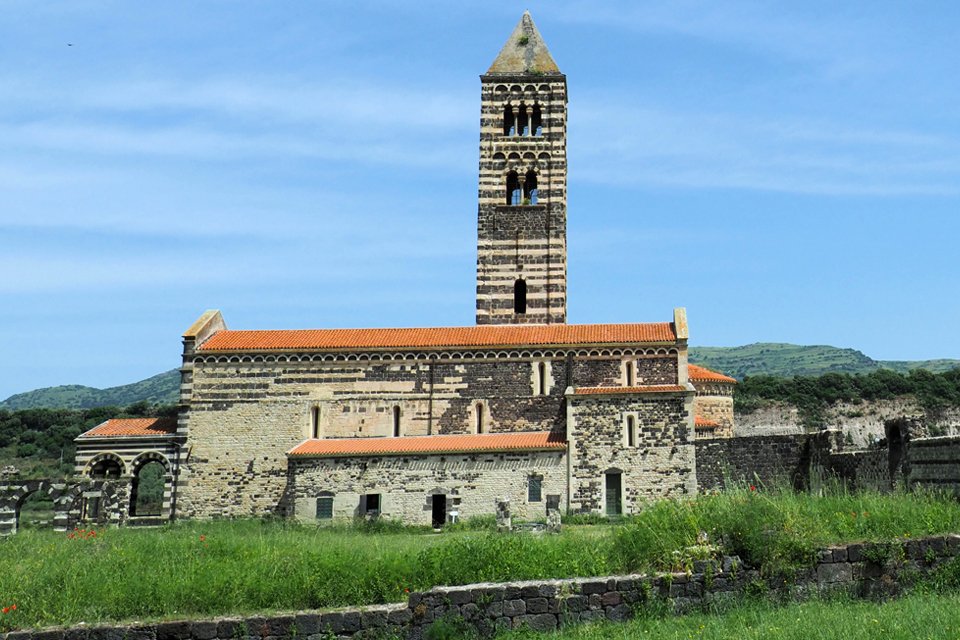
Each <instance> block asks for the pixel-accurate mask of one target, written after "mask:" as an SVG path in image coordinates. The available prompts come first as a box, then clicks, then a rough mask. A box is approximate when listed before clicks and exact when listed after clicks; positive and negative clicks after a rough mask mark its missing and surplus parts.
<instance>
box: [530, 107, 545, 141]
mask: <svg viewBox="0 0 960 640" xmlns="http://www.w3.org/2000/svg"><path fill="white" fill-rule="evenodd" d="M530 120H531V128H532V129H533V135H535V136H538V137H539V136H542V135H543V115H542V114H541V113H540V105H538V104H535V105H533V117H532V118H531V119H530Z"/></svg>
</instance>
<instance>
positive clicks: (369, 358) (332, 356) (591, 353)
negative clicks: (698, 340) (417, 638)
mask: <svg viewBox="0 0 960 640" xmlns="http://www.w3.org/2000/svg"><path fill="white" fill-rule="evenodd" d="M678 353H679V351H678V350H677V349H676V348H672V347H670V348H668V347H602V348H600V347H580V348H569V349H562V348H561V349H522V350H517V349H511V350H496V351H494V350H484V351H480V350H477V351H473V350H470V351H467V350H463V351H371V352H350V353H325V354H311V353H301V354H297V353H291V354H251V355H249V356H244V357H245V358H246V359H245V360H244V361H243V363H244V364H273V363H290V364H303V363H313V362H361V363H362V362H392V361H429V362H435V361H438V360H513V359H521V360H522V359H531V358H566V357H568V356H574V357H582V358H608V357H621V356H631V357H637V358H644V357H647V358H650V357H664V356H676V355H678ZM238 357H239V356H236V355H230V354H222V355H202V356H195V357H194V358H193V360H192V362H193V364H194V365H197V364H200V365H204V364H209V365H223V364H237V363H238V360H237V358H238Z"/></svg>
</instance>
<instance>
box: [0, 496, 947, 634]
mask: <svg viewBox="0 0 960 640" xmlns="http://www.w3.org/2000/svg"><path fill="white" fill-rule="evenodd" d="M703 532H706V534H707V540H706V542H707V544H706V545H704V544H701V543H703V542H704V541H703V539H702V533H703ZM945 532H960V505H958V503H957V502H956V501H953V500H949V499H946V498H943V497H938V496H936V495H932V494H926V493H919V494H898V495H880V494H845V493H842V492H841V493H836V494H832V495H828V496H825V497H817V496H814V495H804V494H793V493H790V492H781V491H775V490H774V491H768V490H766V489H762V488H761V489H758V490H756V491H751V490H750V489H749V488H745V489H743V490H739V491H733V492H730V493H726V494H721V495H716V496H703V497H700V498H698V499H697V500H695V501H694V500H687V501H663V502H658V503H655V504H652V505H651V506H650V507H649V508H647V509H646V510H645V511H644V512H643V513H642V514H640V515H638V516H636V517H634V518H631V519H629V520H626V521H624V522H622V523H618V524H614V525H604V526H575V527H569V526H568V527H566V528H565V529H564V532H563V534H561V535H559V536H549V535H543V536H532V535H519V534H515V535H501V534H496V533H492V532H490V531H485V530H469V529H465V530H461V531H452V532H444V533H443V534H440V535H434V534H432V533H428V532H425V531H422V530H418V529H411V528H404V527H400V526H396V525H389V524H380V525H376V526H372V527H370V526H367V527H365V528H350V527H338V528H319V529H318V528H314V527H306V526H299V525H296V524H292V523H284V522H260V521H254V520H246V521H217V522H185V523H178V524H175V525H171V526H168V527H164V528H160V529H153V530H142V529H124V528H121V529H104V530H98V531H97V533H96V535H95V536H90V535H89V534H88V533H84V534H83V535H82V536H78V535H77V534H75V533H74V534H72V535H73V537H72V538H71V537H70V535H69V534H63V533H55V532H52V531H24V532H22V533H20V534H17V535H16V536H13V537H11V538H9V539H6V540H2V541H0V606H4V607H5V606H8V605H11V604H16V605H17V610H16V612H15V613H13V614H11V615H9V616H4V617H2V618H0V625H3V626H5V627H7V628H9V627H10V626H18V627H19V626H43V625H54V624H71V623H76V622H80V621H85V622H91V623H92V622H99V621H106V620H124V619H144V618H164V617H166V618H170V617H190V616H206V615H218V614H228V613H237V614H242V613H251V612H261V611H276V610H295V609H312V608H324V607H335V606H346V605H362V604H374V603H382V602H396V601H401V600H403V599H404V598H405V597H406V594H407V591H408V590H409V591H416V590H425V589H429V588H430V587H433V586H436V585H444V584H446V585H452V584H467V583H472V582H482V581H505V580H521V579H539V578H561V577H573V576H589V575H604V574H612V573H625V572H631V571H645V570H651V569H674V568H683V567H684V566H687V565H686V564H685V563H687V562H689V560H690V559H691V557H693V555H695V554H696V553H703V554H719V553H737V554H739V555H740V556H741V557H742V558H743V559H744V560H745V561H746V562H749V563H751V564H755V565H760V566H762V567H764V570H779V569H782V568H783V567H789V566H797V565H800V564H804V563H807V562H811V561H812V560H813V551H814V550H815V549H817V548H818V547H820V546H824V545H827V544H832V543H838V542H844V541H850V540H888V539H890V538H895V537H906V536H913V537H915V536H920V535H925V534H933V533H945ZM698 538H699V539H698ZM691 549H693V551H691ZM697 549H699V550H700V551H697Z"/></svg>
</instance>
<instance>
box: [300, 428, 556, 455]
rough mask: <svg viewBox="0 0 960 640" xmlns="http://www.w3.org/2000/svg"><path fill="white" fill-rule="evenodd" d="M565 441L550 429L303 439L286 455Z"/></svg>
mask: <svg viewBox="0 0 960 640" xmlns="http://www.w3.org/2000/svg"><path fill="white" fill-rule="evenodd" d="M566 448H567V442H566V440H564V439H563V437H562V436H561V435H559V434H556V433H553V432H550V431H524V432H514V433H485V434H480V435H441V436H409V437H400V438H339V439H330V440H327V439H321V440H305V441H304V442H301V443H300V444H299V445H297V446H296V447H294V448H293V449H291V450H290V451H289V452H288V453H287V455H290V456H294V457H298V458H300V457H302V458H330V457H345V456H386V455H419V454H441V453H496V452H501V451H502V452H507V451H563V450H565V449H566Z"/></svg>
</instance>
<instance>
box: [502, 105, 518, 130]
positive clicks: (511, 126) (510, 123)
mask: <svg viewBox="0 0 960 640" xmlns="http://www.w3.org/2000/svg"><path fill="white" fill-rule="evenodd" d="M503 135H505V136H515V135H517V125H516V121H515V119H514V117H513V106H512V105H509V104H507V105H504V106H503Z"/></svg>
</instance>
